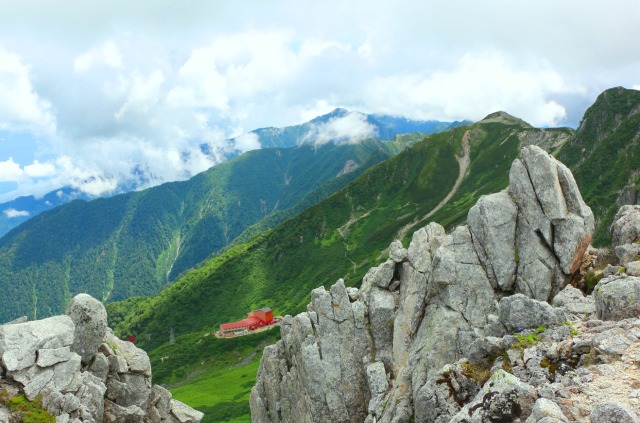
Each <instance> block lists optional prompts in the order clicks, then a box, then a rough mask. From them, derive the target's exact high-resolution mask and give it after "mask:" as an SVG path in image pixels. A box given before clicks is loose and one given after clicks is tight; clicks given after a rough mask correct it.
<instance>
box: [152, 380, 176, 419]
mask: <svg viewBox="0 0 640 423" xmlns="http://www.w3.org/2000/svg"><path fill="white" fill-rule="evenodd" d="M170 412H171V392H169V391H168V390H167V389H165V388H163V387H161V386H158V385H154V386H153V388H152V389H151V395H150V396H149V404H148V406H147V418H148V420H149V423H161V422H163V421H166V418H167V417H168V416H169V413H170Z"/></svg>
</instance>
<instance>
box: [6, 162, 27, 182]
mask: <svg viewBox="0 0 640 423" xmlns="http://www.w3.org/2000/svg"><path fill="white" fill-rule="evenodd" d="M23 173H24V172H23V170H22V169H21V168H20V165H19V164H18V163H16V162H15V161H13V157H9V158H8V159H7V160H5V161H3V162H0V182H16V181H18V180H19V179H20V178H21V177H22V174H23Z"/></svg>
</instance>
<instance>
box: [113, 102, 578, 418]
mask: <svg viewBox="0 0 640 423" xmlns="http://www.w3.org/2000/svg"><path fill="white" fill-rule="evenodd" d="M571 135H572V131H571V130H569V129H561V130H541V129H534V128H531V127H530V126H529V125H527V124H524V123H523V122H522V121H519V120H517V119H515V118H512V117H511V116H509V115H507V114H504V113H500V114H495V115H490V116H489V117H487V120H486V121H482V122H480V123H478V124H475V125H472V126H466V127H460V128H456V129H453V130H450V131H447V132H445V133H441V134H437V135H433V136H430V137H428V138H427V139H425V140H424V141H421V142H419V143H417V144H416V145H414V146H413V147H412V148H410V149H407V150H405V151H403V152H401V153H400V154H398V155H397V156H395V157H394V158H392V159H389V160H387V161H385V162H383V163H380V164H378V165H376V166H374V167H372V168H370V169H368V170H367V171H365V172H363V174H362V175H360V176H359V177H358V178H357V179H356V180H354V181H353V182H352V183H351V184H349V185H347V186H346V187H345V188H343V189H342V190H340V191H338V192H336V193H335V194H333V195H331V196H330V197H329V198H327V199H326V200H324V201H322V202H320V203H318V204H316V205H314V206H312V207H310V208H308V209H306V210H304V211H303V212H302V213H300V214H299V215H297V216H295V217H293V218H291V219H290V220H287V221H286V222H284V223H282V224H280V225H278V226H277V227H275V228H274V229H271V230H269V231H266V232H262V233H260V234H259V235H257V236H255V237H254V238H251V239H250V240H249V241H248V242H246V243H244V244H240V245H236V246H234V247H233V248H230V249H229V250H228V251H226V252H225V253H224V254H222V255H220V256H218V257H215V258H214V259H212V260H209V261H208V262H206V263H205V264H204V265H203V266H202V267H199V268H197V269H194V270H191V271H190V272H187V273H186V274H185V275H184V276H183V277H181V278H180V279H179V280H178V281H176V282H175V283H174V284H173V285H171V286H170V287H168V288H167V289H165V290H163V291H162V292H161V293H160V294H159V295H156V296H153V297H149V298H133V299H130V300H128V301H124V302H120V303H114V304H110V305H109V306H108V308H109V316H110V319H111V325H112V326H113V327H114V328H115V329H116V331H117V333H119V334H120V335H121V336H126V335H130V334H135V335H137V336H138V339H140V345H141V346H142V347H143V348H145V349H147V350H148V351H149V352H150V356H151V358H152V362H153V366H154V371H155V372H156V375H155V376H154V377H155V378H156V380H157V381H160V382H161V383H175V382H177V381H180V380H183V379H184V377H185V375H188V374H190V373H193V372H196V373H198V372H203V373H202V374H201V376H199V378H198V380H194V381H193V382H187V385H190V384H191V383H193V384H194V385H193V386H194V388H193V390H201V389H205V386H207V384H212V383H213V381H214V380H218V379H217V378H222V377H224V376H223V375H224V374H226V373H225V372H226V371H233V368H230V367H224V366H221V365H220V364H219V361H220V360H221V357H227V354H228V352H226V353H225V352H222V351H223V350H225V348H227V347H228V346H227V344H226V343H227V342H228V340H219V339H215V338H214V337H212V336H205V335H206V334H208V333H211V332H212V331H214V330H216V329H217V327H218V325H219V324H220V323H223V322H226V321H230V320H235V319H240V318H242V317H244V314H245V313H246V312H247V311H249V310H252V309H255V308H259V307H263V306H269V307H272V308H273V309H274V311H275V313H276V314H294V313H297V312H299V311H301V310H302V309H303V308H304V307H305V305H306V303H307V302H308V295H309V292H310V290H311V289H312V288H315V287H317V286H319V285H325V286H327V285H329V284H331V283H334V282H335V281H336V280H337V279H338V278H343V279H344V280H345V282H346V283H347V284H348V285H356V284H358V283H359V281H360V280H361V278H362V276H363V275H364V273H365V272H366V271H367V270H368V269H369V268H370V267H371V266H372V265H375V264H377V263H378V262H379V261H380V260H381V254H382V253H383V252H384V250H385V249H386V247H387V246H388V245H389V243H390V242H391V241H392V240H393V239H396V238H398V237H403V236H404V237H410V236H411V234H412V233H413V231H415V230H416V229H418V228H420V227H421V226H422V225H423V224H424V222H425V221H426V220H438V221H440V222H442V223H444V224H446V225H447V226H452V225H455V224H458V223H460V222H462V221H463V220H464V219H465V218H466V212H467V211H468V209H469V208H470V207H471V206H472V205H473V204H474V203H475V201H476V200H477V199H478V198H479V196H480V195H483V194H488V193H490V192H495V191H498V190H500V189H502V188H504V187H505V186H506V185H507V179H508V171H509V166H510V164H511V161H512V160H513V159H514V158H515V157H516V155H517V152H518V151H519V148H520V147H521V145H523V144H525V143H529V142H531V141H532V140H536V141H538V142H539V143H541V144H546V145H547V146H552V145H561V144H562V142H564V141H566V139H568V138H569V137H570V136H571ZM465 162H468V164H467V165H466V166H464V167H465V168H466V170H465V171H464V172H463V173H462V176H461V174H460V169H461V166H460V164H461V163H465ZM453 188H456V189H455V190H453ZM452 190H453V191H452ZM447 197H449V201H448V202H447V203H446V204H444V205H443V206H440V205H439V203H440V202H441V201H442V200H443V199H445V198H447ZM438 207H439V208H438ZM436 208H438V211H437V212H436V213H434V214H432V215H431V216H430V217H427V216H429V215H430V213H431V212H432V211H433V210H434V209H436ZM170 330H173V333H175V336H176V342H175V344H169V343H168V341H169V331H170ZM252 338H253V337H247V338H246V339H252ZM256 339H257V338H256ZM255 342H257V340H256V341H255ZM237 355H238V356H241V355H242V354H237ZM162 357H170V359H168V360H160V358H162ZM238 383H240V382H238ZM187 385H185V386H187ZM181 399H182V400H186V401H187V402H189V398H188V395H187V396H186V397H185V396H183V397H181ZM202 401H203V400H202V398H201V396H198V399H197V401H195V402H194V403H193V404H194V405H196V406H200V405H201V404H202ZM211 401H212V403H211V404H212V406H213V405H215V404H217V403H216V401H218V400H217V399H215V398H213V397H212V398H211ZM225 401H226V400H225ZM242 401H243V400H241V399H240V397H239V399H238V401H236V403H237V404H236V406H237V410H236V411H237V412H238V413H242V409H243V408H242ZM229 407H232V405H229ZM232 408H233V407H232ZM202 409H203V410H205V408H202ZM241 415H242V414H238V416H241ZM245 419H246V416H245ZM210 421H216V420H210ZM238 421H242V420H238Z"/></svg>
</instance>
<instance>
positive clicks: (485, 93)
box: [0, 0, 640, 198]
mask: <svg viewBox="0 0 640 423" xmlns="http://www.w3.org/2000/svg"><path fill="white" fill-rule="evenodd" d="M249 1H250V7H248V6H247V5H246V4H245V3H244V2H243V3H239V2H230V1H226V2H225V1H220V2H210V1H207V0H194V1H190V2H188V4H187V5H182V6H180V7H176V6H175V4H173V2H170V1H164V0H161V1H158V2H157V4H156V3H154V7H153V8H149V7H148V5H147V4H144V3H139V2H130V1H129V2H125V1H124V0H114V1H113V2H110V3H109V5H108V6H107V5H101V4H91V5H88V4H85V3H82V2H77V1H63V2H61V3H60V4H56V5H55V6H54V5H44V4H43V5H41V6H42V7H39V8H33V7H29V5H26V4H22V3H24V2H15V1H8V0H0V10H2V14H0V45H2V46H4V47H0V130H3V129H5V130H7V131H5V133H3V134H2V136H3V137H5V138H6V137H7V133H9V135H11V134H12V133H13V134H15V133H17V132H16V131H26V132H29V133H31V134H35V133H38V134H40V135H42V136H39V137H35V138H37V140H36V141H33V142H32V144H33V145H32V146H30V147H29V148H31V149H32V150H33V151H34V153H33V156H32V157H27V158H24V155H23V154H19V153H18V152H17V150H15V149H13V148H14V147H16V148H27V147H25V146H24V145H22V147H21V144H20V140H19V137H18V136H17V137H16V139H15V140H8V141H6V142H5V141H3V146H4V147H5V151H9V152H10V153H11V155H12V156H13V157H14V158H16V160H18V161H19V162H20V163H29V162H32V165H27V166H25V167H24V168H21V167H20V166H17V163H16V164H15V165H14V166H13V167H12V166H11V164H10V163H8V161H5V162H0V175H2V172H4V173H5V175H6V177H7V178H8V179H11V181H12V182H16V184H17V185H18V188H17V189H16V190H15V191H14V193H13V194H12V195H15V194H18V193H19V194H20V195H28V194H30V193H36V192H42V190H44V189H46V188H51V189H56V188H58V187H59V186H62V185H65V184H76V186H82V185H83V184H85V183H87V184H88V185H87V186H88V188H87V189H88V190H90V191H91V192H94V193H97V192H109V191H108V190H110V189H112V188H113V182H112V181H117V182H118V183H126V182H131V181H132V180H139V181H140V182H141V183H144V184H147V185H152V184H158V183H161V182H165V181H169V180H175V179H184V178H187V177H189V176H191V175H193V174H194V172H198V171H200V170H204V169H206V168H207V167H208V166H210V165H212V164H214V163H217V162H219V161H221V160H223V158H224V155H225V154H227V153H229V152H232V151H234V150H238V151H245V150H248V149H252V148H255V147H257V140H255V139H253V138H252V137H250V136H249V137H246V138H239V139H237V140H236V141H235V142H234V143H228V142H227V139H229V138H232V137H234V136H236V135H237V134H240V133H245V132H247V131H250V130H252V129H255V128H259V127H266V126H285V125H292V124H297V123H301V122H304V121H307V120H310V119H312V118H314V117H316V116H318V115H321V114H324V113H327V112H329V111H331V110H333V109H334V108H336V107H344V108H347V109H349V110H359V111H362V112H367V113H369V112H372V113H389V114H394V115H406V116H408V117H413V118H421V119H434V118H439V119H446V120H450V119H465V118H469V119H480V118H482V117H484V116H485V115H486V114H488V113H491V112H494V111H496V110H498V109H503V110H505V111H507V112H509V113H511V114H513V115H516V116H518V117H521V118H523V119H525V120H527V121H529V122H530V123H532V124H534V125H554V124H566V123H570V124H571V123H572V124H577V122H578V121H579V120H580V117H581V115H582V113H583V112H584V110H585V109H586V107H587V106H588V105H589V104H590V103H591V102H592V101H593V100H594V99H595V98H596V96H597V95H598V94H599V93H600V92H601V91H602V90H604V89H606V88H609V87H611V86H618V85H623V86H633V87H635V88H639V86H638V85H637V83H638V80H637V75H638V74H639V73H640V57H639V56H638V55H634V54H629V52H630V51H637V50H638V48H640V45H639V44H638V39H639V37H638V36H637V35H638V30H637V22H638V21H640V3H639V2H632V1H627V0H611V1H609V2H601V1H598V0H580V1H577V0H567V1H564V2H561V3H558V2H554V1H552V0H540V1H538V2H533V3H532V2H507V3H505V2H503V1H500V0H486V1H485V2H482V3H479V2H477V1H473V0H461V1H460V2H456V3H451V2H434V1H404V0H403V1H401V2H392V1H390V0H382V1H376V2H375V7H372V6H371V2H370V1H365V0H353V1H350V2H344V1H338V0H326V1H323V2H317V3H309V2H299V1H294V0H283V1H281V2H275V3H274V2H261V1H252V0H249ZM336 11H339V12H340V13H336ZM522 16H526V17H527V19H522ZM425 18H426V19H427V20H428V21H429V24H428V25H426V24H425ZM452 22H454V23H455V24H452ZM540 22H545V25H544V29H542V30H541V29H540ZM634 84H635V85H634ZM349 119H351V120H349ZM349 119H347V120H346V121H343V122H340V121H337V122H332V123H331V124H330V125H325V126H324V127H321V128H316V133H315V136H316V138H317V140H319V142H326V140H327V139H330V138H332V137H338V138H340V136H342V135H344V136H345V137H349V136H351V139H354V138H353V135H356V131H363V133H364V134H366V133H367V131H369V129H370V128H368V127H367V126H366V125H364V123H363V122H362V121H358V120H357V119H356V118H354V117H350V118H349ZM22 144H24V143H22ZM200 144H205V145H207V147H208V150H209V154H208V155H204V154H202V152H201V151H200V149H199V145H200ZM36 149H37V152H36ZM7 156H9V154H7V153H5V155H4V157H2V156H0V160H5V159H6V157H7ZM35 159H37V160H38V162H34V160H35ZM62 159H64V160H62ZM63 162H64V163H66V165H65V166H63ZM47 164H48V165H47ZM16 166H17V167H16ZM30 166H33V167H30ZM52 168H53V169H55V172H54V170H52ZM20 172H22V173H20ZM141 172H142V173H144V175H141ZM56 184H58V185H57V186H56ZM3 196H4V197H3ZM0 198H6V192H5V193H4V194H3V193H0Z"/></svg>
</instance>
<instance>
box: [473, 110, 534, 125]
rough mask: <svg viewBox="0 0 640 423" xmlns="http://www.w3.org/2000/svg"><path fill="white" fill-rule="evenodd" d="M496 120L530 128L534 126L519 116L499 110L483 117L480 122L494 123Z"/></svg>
mask: <svg viewBox="0 0 640 423" xmlns="http://www.w3.org/2000/svg"><path fill="white" fill-rule="evenodd" d="M494 122H496V123H504V124H507V125H521V126H525V127H528V128H532V126H531V125H529V124H528V123H527V122H525V121H524V120H522V119H520V118H517V117H515V116H512V115H510V114H509V113H507V112H503V111H498V112H494V113H491V114H488V115H487V116H486V117H485V118H484V119H482V120H481V121H480V122H478V123H494Z"/></svg>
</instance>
